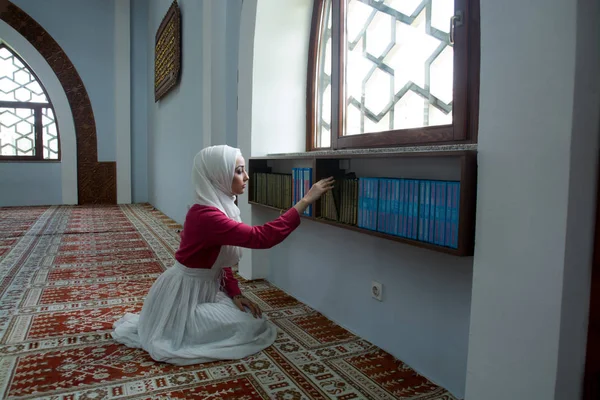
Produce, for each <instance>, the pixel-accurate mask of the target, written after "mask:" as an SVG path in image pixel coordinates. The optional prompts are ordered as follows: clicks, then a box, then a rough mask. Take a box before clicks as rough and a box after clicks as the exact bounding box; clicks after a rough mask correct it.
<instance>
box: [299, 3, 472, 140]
mask: <svg viewBox="0 0 600 400" xmlns="http://www.w3.org/2000/svg"><path fill="white" fill-rule="evenodd" d="M331 3H332V17H333V19H332V52H333V56H332V77H331V78H332V87H331V99H332V110H331V118H332V121H331V122H332V126H331V128H332V129H331V147H330V148H319V147H316V143H315V140H316V115H317V108H316V107H317V102H318V99H317V98H316V95H315V94H316V93H317V84H318V83H317V74H318V71H317V65H318V51H319V38H320V36H321V35H320V33H321V29H322V27H323V26H324V25H323V21H322V20H323V14H324V5H325V0H315V1H314V6H313V13H312V23H311V32H310V41H309V52H308V68H307V94H306V149H307V151H313V150H323V149H333V150H338V149H357V148H371V147H401V146H422V145H442V144H467V143H477V129H478V119H479V59H480V25H479V15H480V13H479V0H455V4H456V6H455V7H456V8H457V9H461V10H464V11H463V24H462V26H461V27H460V28H459V29H456V30H455V35H456V36H455V37H456V45H455V49H461V51H460V52H457V53H458V54H457V53H455V57H454V95H453V107H452V108H453V110H452V113H453V123H452V124H451V125H441V126H430V127H421V128H413V129H398V130H390V131H383V132H377V133H366V134H358V135H348V136H344V135H343V132H344V126H343V124H344V121H345V119H344V104H345V93H344V62H345V60H344V53H345V52H344V51H343V50H344V49H343V47H342V45H343V44H344V43H345V37H344V35H343V33H344V32H345V29H344V20H345V18H344V16H345V4H346V0H331ZM336 17H337V18H336ZM333 82H336V83H337V86H336V87H334V85H333ZM334 120H337V123H336V121H334Z"/></svg>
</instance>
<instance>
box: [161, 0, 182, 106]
mask: <svg viewBox="0 0 600 400" xmlns="http://www.w3.org/2000/svg"><path fill="white" fill-rule="evenodd" d="M180 70H181V12H180V11H179V5H178V4H177V0H175V1H173V3H172V4H171V7H169V10H168V11H167V14H166V15H165V17H164V18H163V20H162V22H161V23H160V26H159V27H158V31H157V32H156V44H155V48H154V101H155V102H156V101H158V100H160V99H161V98H162V97H164V96H165V95H166V94H167V93H168V92H169V91H170V90H171V89H172V88H173V87H174V86H175V85H176V84H177V81H178V80H179V73H180Z"/></svg>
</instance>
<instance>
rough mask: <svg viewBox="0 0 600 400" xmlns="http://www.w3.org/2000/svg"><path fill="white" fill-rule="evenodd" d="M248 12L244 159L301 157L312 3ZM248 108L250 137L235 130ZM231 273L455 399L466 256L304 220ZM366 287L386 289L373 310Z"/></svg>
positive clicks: (460, 373)
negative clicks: (379, 351)
mask: <svg viewBox="0 0 600 400" xmlns="http://www.w3.org/2000/svg"><path fill="white" fill-rule="evenodd" d="M253 3H254V4H253ZM253 5H254V6H256V1H249V0H246V1H244V6H243V10H242V26H241V34H240V35H241V39H240V89H239V90H240V115H239V116H238V118H239V119H238V121H240V126H239V135H240V136H239V137H238V140H239V142H240V144H241V145H242V144H243V146H242V149H243V150H244V151H250V152H251V154H252V155H253V156H259V155H264V154H267V153H279V152H298V151H305V129H306V124H305V123H306V121H305V115H306V114H305V112H306V110H305V107H306V100H305V99H306V68H307V62H308V60H307V55H308V39H309V32H310V19H311V12H312V1H311V0H293V1H285V2H281V1H277V0H259V1H258V3H257V8H256V11H255V10H254V9H253ZM253 12H255V13H256V19H255V22H256V26H255V33H254V52H253V54H249V53H251V51H249V50H242V49H243V48H245V47H246V45H245V44H244V43H245V42H247V41H248V40H251V38H252V36H253V34H252V30H253V29H254V25H253V23H252V22H251V21H248V20H247V19H250V18H251V17H252V14H253ZM282 16H285V17H282ZM249 38H250V39H249ZM249 58H250V62H248V59H249ZM248 71H250V74H251V76H252V77H253V80H252V81H251V82H248V75H249V72H248ZM248 90H251V91H252V96H251V98H248V97H247V93H248ZM250 102H251V103H250ZM249 110H251V126H252V131H251V132H248V131H246V130H245V128H244V126H242V125H243V124H242V121H244V122H245V123H247V122H248V120H249V119H250V118H249V117H248V112H249ZM248 136H250V137H251V140H250V141H249V143H248ZM246 201H247V199H246V198H245V197H244V198H242V199H241V202H240V203H241V206H242V207H241V209H242V213H243V214H242V216H243V218H244V220H246V221H251V222H252V224H253V225H258V224H262V223H265V222H268V221H269V220H272V219H274V218H276V217H277V216H278V213H277V212H273V211H269V210H264V209H261V208H258V207H256V208H252V207H250V206H248V205H247V204H245V202H246ZM240 272H241V273H242V274H243V275H244V276H250V277H252V278H257V277H263V276H266V277H268V279H269V281H271V282H272V283H273V284H275V285H276V286H278V287H280V288H282V289H283V290H285V291H286V292H288V293H290V294H291V295H293V296H295V297H296V298H298V299H299V300H301V301H303V302H304V303H306V304H308V305H309V306H311V307H313V308H315V309H317V310H318V311H319V312H322V313H323V314H325V315H326V316H327V317H329V318H331V319H332V320H334V321H336V322H337V323H339V324H341V325H343V326H345V327H346V328H348V329H349V330H351V331H352V332H355V333H356V334H358V335H360V336H362V337H364V338H365V339H367V340H369V341H371V342H372V343H374V344H376V345H378V346H380V347H381V348H383V349H384V350H387V351H389V352H390V353H392V354H393V355H395V356H397V357H398V358H400V359H401V360H403V361H404V362H406V363H408V364H409V365H410V366H412V367H413V368H415V369H416V370H417V371H419V372H421V373H423V374H424V375H426V376H427V377H429V378H430V379H432V380H434V381H435V382H437V383H438V384H441V385H442V386H444V387H446V388H448V389H449V390H451V391H452V392H453V393H455V394H457V395H458V396H462V395H463V394H464V384H465V371H466V362H467V346H468V328H469V310H470V297H471V278H472V259H471V258H457V257H453V256H449V255H445V254H440V253H436V252H432V251H428V250H423V249H417V248H415V247H412V246H407V245H403V244H400V243H395V242H390V241H386V240H383V239H379V238H375V237H371V236H367V235H363V234H360V233H356V232H350V231H346V230H340V229H337V228H335V227H330V226H324V225H322V224H317V223H313V222H310V221H303V222H302V225H301V226H300V228H298V230H297V231H295V232H294V233H293V234H292V235H291V236H290V237H289V238H288V239H287V240H286V241H285V242H283V243H282V244H280V245H279V246H277V247H275V248H273V249H271V250H261V251H256V250H255V251H252V257H251V262H249V261H248V260H247V259H246V260H243V262H242V263H240ZM372 280H377V281H380V282H383V283H384V285H385V287H384V297H385V299H384V301H383V302H382V303H380V302H377V301H376V300H373V299H372V298H371V297H370V284H371V281H372Z"/></svg>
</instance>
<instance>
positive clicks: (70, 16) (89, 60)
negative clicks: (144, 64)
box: [12, 0, 116, 161]
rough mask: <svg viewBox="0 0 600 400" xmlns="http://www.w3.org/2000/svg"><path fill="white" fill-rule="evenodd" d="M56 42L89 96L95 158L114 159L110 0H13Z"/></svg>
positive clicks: (111, 6) (112, 48) (113, 16)
mask: <svg viewBox="0 0 600 400" xmlns="http://www.w3.org/2000/svg"><path fill="white" fill-rule="evenodd" d="M12 2H13V3H14V4H15V5H17V6H19V7H20V8H21V9H23V11H25V12H26V13H27V14H29V15H30V16H31V17H32V18H33V19H35V20H36V21H37V22H38V23H39V24H40V25H42V26H43V27H44V29H46V31H48V33H49V34H50V35H52V37H53V38H54V40H56V41H57V42H58V44H60V46H61V47H62V49H63V50H64V51H65V53H67V56H68V57H69V59H70V60H71V62H72V63H73V65H75V68H76V69H77V72H78V73H79V75H80V76H81V79H82V80H83V84H84V85H85V88H86V90H87V92H88V95H89V96H90V100H91V102H92V108H93V110H94V117H95V119H96V128H97V135H98V160H99V161H115V160H116V149H115V147H116V146H115V73H114V70H115V53H114V43H115V41H114V40H115V15H114V0H109V1H106V0H86V1H79V0H58V1H40V0H14V1H12Z"/></svg>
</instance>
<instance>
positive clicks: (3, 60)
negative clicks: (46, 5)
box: [0, 44, 60, 161]
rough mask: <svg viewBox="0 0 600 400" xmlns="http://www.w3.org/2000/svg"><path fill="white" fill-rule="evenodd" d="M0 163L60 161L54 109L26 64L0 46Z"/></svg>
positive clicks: (10, 51) (7, 49) (2, 45)
mask: <svg viewBox="0 0 600 400" xmlns="http://www.w3.org/2000/svg"><path fill="white" fill-rule="evenodd" d="M0 160H4V161H6V160H8V161H35V160H60V143H59V135H58V127H57V124H56V119H55V117H54V109H53V107H52V103H51V102H50V100H49V98H48V95H47V94H46V91H45V90H44V88H43V86H42V84H41V82H40V81H39V80H38V78H37V77H36V76H35V74H34V73H33V71H32V70H31V69H30V68H29V66H27V64H26V63H25V62H24V61H23V60H22V59H21V58H20V57H19V56H18V55H17V54H15V53H14V52H13V51H12V50H10V49H9V48H8V47H7V46H6V45H4V44H0Z"/></svg>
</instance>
